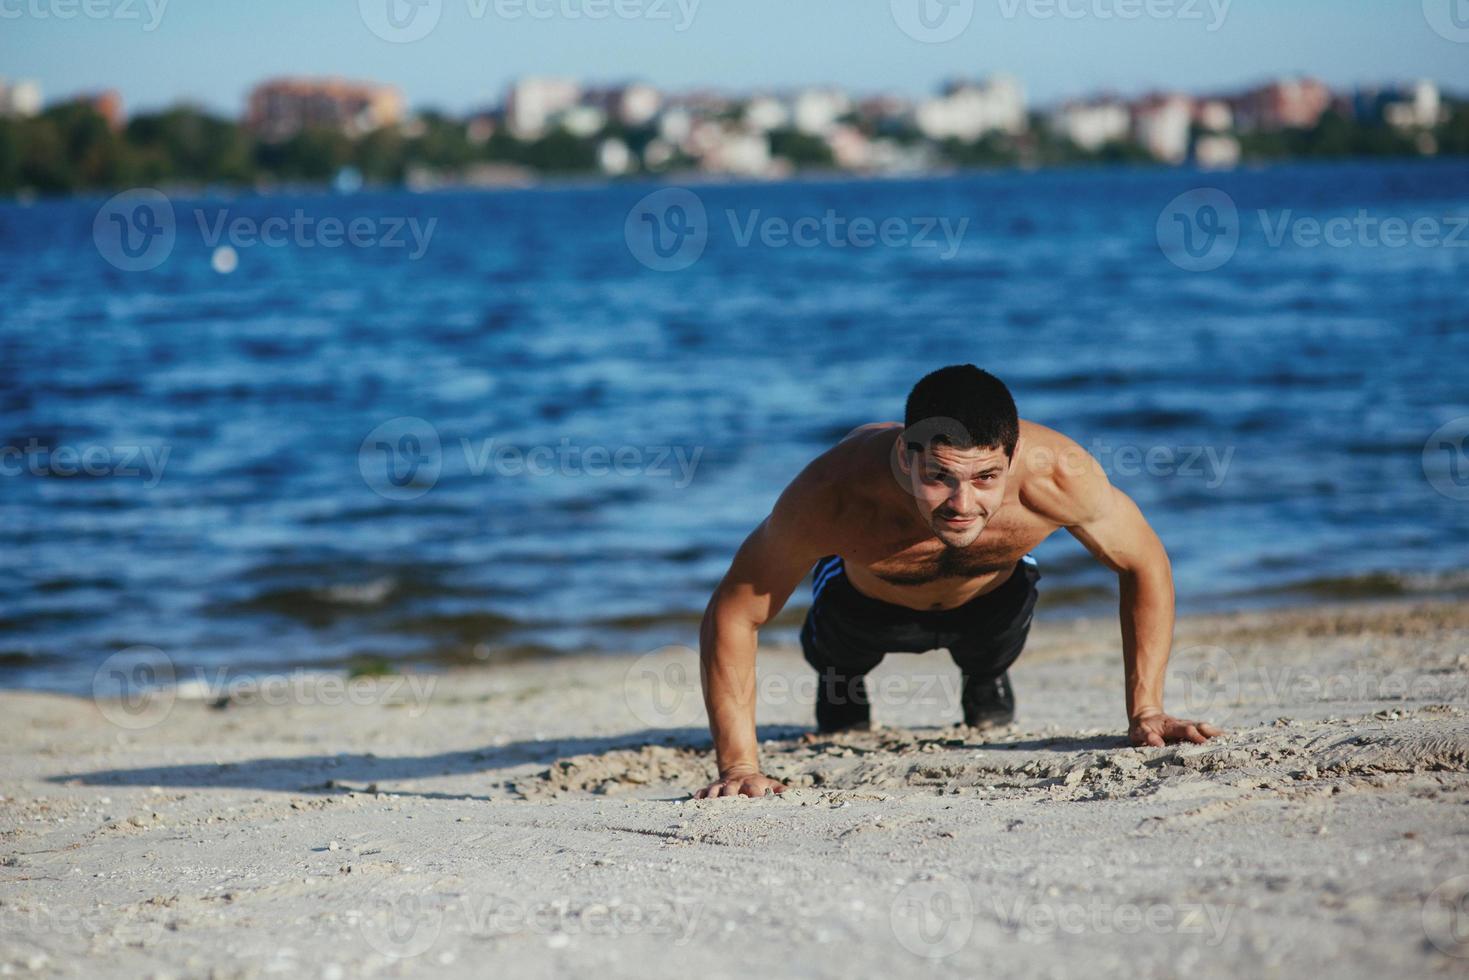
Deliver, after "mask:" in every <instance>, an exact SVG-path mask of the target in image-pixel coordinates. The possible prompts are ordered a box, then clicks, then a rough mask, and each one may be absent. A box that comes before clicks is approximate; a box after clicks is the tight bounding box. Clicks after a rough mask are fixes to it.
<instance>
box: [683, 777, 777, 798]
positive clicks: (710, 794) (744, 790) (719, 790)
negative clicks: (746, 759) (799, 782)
mask: <svg viewBox="0 0 1469 980" xmlns="http://www.w3.org/2000/svg"><path fill="white" fill-rule="evenodd" d="M785 791H786V788H785V784H784V783H781V782H778V781H776V780H774V779H771V778H770V777H769V776H762V775H761V774H760V773H758V772H740V771H736V772H730V773H726V774H725V775H723V776H720V777H719V778H718V779H716V780H714V782H712V783H710V784H709V785H708V786H705V787H704V788H703V789H701V790H699V791H698V792H697V793H695V794H694V799H696V800H711V799H713V798H714V797H716V796H767V795H770V794H773V793H784V792H785Z"/></svg>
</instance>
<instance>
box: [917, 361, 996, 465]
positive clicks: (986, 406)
mask: <svg viewBox="0 0 1469 980" xmlns="http://www.w3.org/2000/svg"><path fill="white" fill-rule="evenodd" d="M956 423H957V424H956ZM904 425H905V426H906V427H907V429H908V445H909V448H911V449H913V450H915V451H920V452H921V451H922V450H923V449H925V448H926V447H927V446H929V445H932V444H933V443H936V442H941V443H946V444H948V445H950V446H953V447H954V448H955V449H987V448H989V447H991V446H999V447H1001V448H1002V449H1004V450H1005V455H1006V456H1008V457H1011V458H1013V457H1014V455H1015V443H1016V442H1018V441H1019V439H1020V417H1019V415H1018V414H1017V413H1016V411H1015V399H1014V398H1012V397H1011V396H1010V389H1009V388H1006V387H1005V382H1003V381H1001V380H1000V379H999V378H997V377H995V376H994V375H993V374H990V373H989V372H988V371H981V370H980V369H979V368H977V367H975V366H974V365H973V364H955V365H952V366H950V367H946V368H939V369H938V370H937V371H935V372H933V373H932V374H930V375H928V376H927V377H925V378H924V379H923V380H922V381H919V382H918V383H917V384H916V385H914V386H913V390H912V391H911V392H909V394H908V409H907V413H906V416H905V420H904Z"/></svg>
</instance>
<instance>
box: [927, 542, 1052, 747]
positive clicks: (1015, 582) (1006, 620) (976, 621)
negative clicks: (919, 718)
mask: <svg viewBox="0 0 1469 980" xmlns="http://www.w3.org/2000/svg"><path fill="white" fill-rule="evenodd" d="M1040 577H1041V575H1040V570H1039V569H1038V568H1037V567H1036V565H1035V562H1034V559H1032V558H1030V557H1029V556H1027V557H1026V559H1025V560H1024V561H1022V562H1020V563H1019V564H1018V565H1017V566H1016V568H1015V571H1014V573H1013V574H1012V575H1011V576H1010V580H1009V581H1007V582H1006V583H1005V584H1004V585H1002V586H1000V588H998V589H996V590H995V591H994V592H992V593H990V594H989V595H984V596H980V598H979V599H977V600H975V602H974V603H971V606H972V607H973V608H970V607H965V612H966V613H967V614H968V615H967V616H966V617H965V618H966V620H967V622H965V623H964V625H963V626H962V627H961V629H960V632H959V634H958V635H957V636H956V637H955V638H953V639H952V640H951V641H950V643H949V655H950V656H951V657H953V658H954V662H955V663H956V664H958V665H959V669H960V671H962V672H963V674H964V691H963V694H962V695H961V698H960V704H961V705H962V706H963V709H964V724H966V725H969V726H971V727H974V728H994V727H999V726H1001V725H1008V724H1010V723H1011V722H1012V721H1014V720H1015V692H1014V691H1013V690H1012V689H1011V687H1010V675H1009V673H1008V671H1009V669H1010V665H1011V664H1013V663H1015V661H1016V660H1017V659H1018V658H1019V656H1020V654H1021V651H1023V650H1024V649H1025V641H1026V639H1027V638H1029V636H1030V624H1031V620H1032V619H1033V618H1034V616H1035V603H1036V599H1037V598H1038V593H1037V591H1036V583H1037V582H1038V581H1040Z"/></svg>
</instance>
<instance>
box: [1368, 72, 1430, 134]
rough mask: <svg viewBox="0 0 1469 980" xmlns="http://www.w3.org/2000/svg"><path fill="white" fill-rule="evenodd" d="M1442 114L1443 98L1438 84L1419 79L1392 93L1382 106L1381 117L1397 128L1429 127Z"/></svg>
mask: <svg viewBox="0 0 1469 980" xmlns="http://www.w3.org/2000/svg"><path fill="white" fill-rule="evenodd" d="M1442 115H1443V99H1442V97H1441V96H1440V95H1439V91H1438V86H1437V85H1435V84H1433V83H1432V82H1430V81H1421V82H1418V83H1417V84H1415V85H1413V86H1411V87H1409V88H1407V89H1405V90H1401V91H1398V92H1394V93H1392V95H1390V96H1389V97H1388V99H1387V101H1386V103H1385V104H1384V105H1383V107H1382V118H1383V120H1384V121H1385V122H1386V123H1387V124H1388V125H1389V126H1396V127H1397V128H1399V129H1431V128H1433V127H1434V126H1437V125H1438V124H1439V122H1440V119H1441V117H1442Z"/></svg>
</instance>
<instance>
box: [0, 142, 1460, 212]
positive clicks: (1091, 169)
mask: <svg viewBox="0 0 1469 980" xmlns="http://www.w3.org/2000/svg"><path fill="white" fill-rule="evenodd" d="M1466 160H1469V156H1462V155H1457V154H1435V155H1433V156H1423V155H1416V156H1361V155H1357V156H1341V157H1311V156H1303V157H1286V158H1278V159H1277V158H1262V159H1256V160H1252V159H1245V160H1241V161H1240V162H1239V163H1238V164H1236V165H1235V166H1233V167H1228V168H1218V167H1201V166H1197V165H1193V164H1167V163H1159V162H1147V161H1132V162H1120V163H1110V162H1076V163H1067V164H1051V165H1045V166H1025V165H1022V164H1013V165H1008V166H994V167H957V166H956V167H951V168H944V169H937V170H926V171H917V172H912V173H857V172H854V171H843V170H830V171H828V170H820V171H815V170H808V171H797V172H795V173H792V174H789V175H786V176H780V177H742V176H737V175H723V174H706V173H703V172H700V171H688V172H682V173H668V174H637V175H633V176H628V177H620V178H609V177H602V176H597V175H594V174H587V175H581V176H570V175H567V176H555V175H552V176H549V177H539V178H533V179H531V180H530V181H528V182H516V181H511V182H506V183H492V184H475V183H472V182H470V183H448V184H443V185H436V186H433V187H425V188H414V187H412V186H410V185H409V184H408V183H406V182H405V183H398V184H368V185H364V186H363V187H361V188H360V189H358V190H354V191H351V192H341V191H338V190H335V189H334V187H333V183H332V181H321V182H316V183H305V184H279V185H268V186H257V185H233V184H218V185H216V184H183V185H163V186H159V187H158V188H157V189H158V190H160V191H162V192H163V193H164V194H165V195H167V196H169V197H170V198H176V199H178V200H184V201H189V200H234V199H239V198H289V197H332V198H342V199H350V198H353V197H370V196H372V195H378V194H412V195H415V196H420V197H433V196H435V195H452V194H525V193H537V192H551V193H560V192H569V191H602V190H609V189H612V188H617V187H632V188H637V187H669V186H687V187H784V186H799V185H801V184H812V185H820V184H867V183H871V184H887V183H905V182H906V183H927V182H943V181H948V180H964V179H967V178H976V177H1015V176H1023V177H1032V176H1042V175H1047V174H1058V175H1066V174H1075V173H1087V174H1095V173H1116V174H1122V173H1142V174H1197V175H1201V176H1214V177H1217V176H1227V175H1229V174H1257V173H1262V172H1266V171H1270V170H1280V169H1287V168H1291V167H1307V168H1331V167H1351V166H1362V165H1372V164H1381V165H1399V164H1400V165H1412V164H1425V165H1429V166H1432V165H1436V164H1443V165H1446V166H1447V165H1453V164H1455V163H1462V162H1464V161H1466ZM131 189H134V188H131V187H121V186H114V187H109V188H105V189H91V190H86V191H80V192H74V193H68V194H30V195H25V194H14V195H0V205H10V206H12V207H20V208H30V207H35V206H36V205H38V204H55V203H66V202H78V201H89V200H91V201H105V200H107V199H109V198H110V197H111V196H113V195H115V194H117V193H119V192H121V191H125V190H131Z"/></svg>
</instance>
